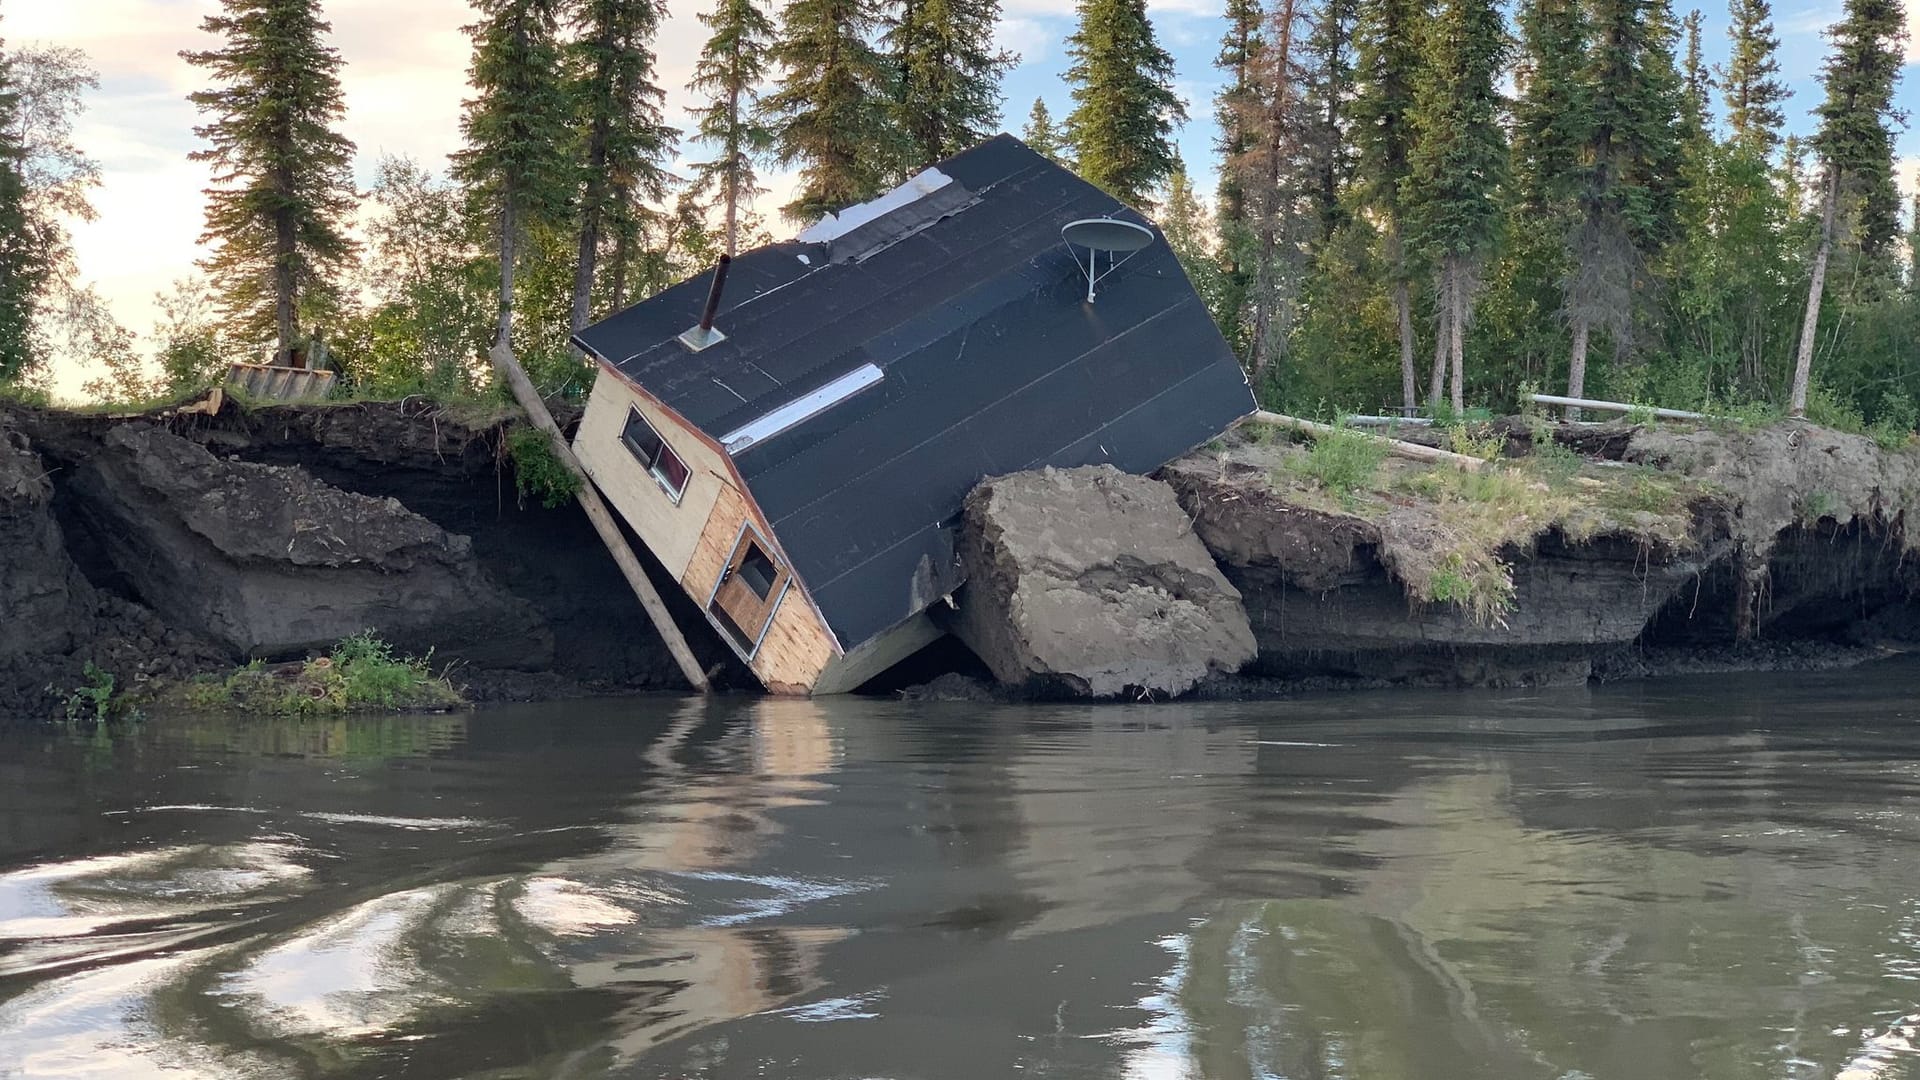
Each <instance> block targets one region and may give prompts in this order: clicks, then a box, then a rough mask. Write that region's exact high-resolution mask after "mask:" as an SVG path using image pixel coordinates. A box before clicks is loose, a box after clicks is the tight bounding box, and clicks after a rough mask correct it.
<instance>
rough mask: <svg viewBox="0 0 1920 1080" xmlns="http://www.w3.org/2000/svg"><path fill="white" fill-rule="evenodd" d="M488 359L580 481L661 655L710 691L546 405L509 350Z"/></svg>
mask: <svg viewBox="0 0 1920 1080" xmlns="http://www.w3.org/2000/svg"><path fill="white" fill-rule="evenodd" d="M487 355H488V358H489V359H491V360H492V361H493V367H494V370H496V371H498V372H499V373H500V377H501V378H503V379H505V380H507V386H508V388H509V389H511V390H512V391H513V398H514V400H515V401H518V402H519V403H520V408H521V409H522V410H524V411H525V412H526V414H527V419H528V420H530V421H532V422H533V426H534V427H537V428H539V429H540V430H541V431H544V432H546V433H547V440H548V441H549V442H550V443H552V444H553V454H554V456H555V457H557V458H559V459H560V462H561V464H563V465H565V466H566V467H567V471H568V472H570V473H572V474H573V475H574V477H575V478H576V479H578V480H579V481H580V491H579V495H578V498H579V499H580V509H582V510H585V511H586V512H587V520H588V521H591V522H593V531H595V532H597V533H599V534H600V542H601V543H603V544H605V545H607V551H608V552H609V553H611V554H612V555H613V561H614V562H615V563H617V564H619V566H620V572H621V573H622V574H624V575H625V576H626V579H627V584H628V585H630V586H632V587H633V595H635V596H637V597H639V598H640V606H641V607H643V608H645V609H646V610H647V617H648V618H649V619H652V620H653V628H654V629H655V630H658V631H660V637H661V639H662V640H664V641H665V642H666V643H667V651H668V652H670V653H672V654H673V661H674V663H676V664H679V665H680V674H682V675H684V676H686V677H687V682H689V683H692V684H693V688H694V689H695V690H698V691H700V692H701V693H707V692H708V691H710V690H711V689H712V687H710V686H709V685H708V684H707V675H706V672H704V671H702V670H701V669H700V663H699V661H697V660H695V659H694V658H693V650H692V649H689V648H688V647H687V639H686V638H685V637H682V636H681V634H680V628H679V627H678V626H676V625H674V622H673V616H672V615H670V614H668V613H667V605H666V604H665V603H664V602H662V601H661V599H660V593H659V591H658V590H656V589H655V588H654V587H653V582H652V581H649V580H648V579H647V572H646V570H645V569H643V568H642V567H641V566H640V559H639V558H638V557H637V556H635V555H634V553H633V549H632V548H631V547H629V546H627V538H626V536H625V535H624V534H622V533H621V532H620V525H619V523H618V522H616V521H615V520H614V519H613V514H612V513H610V512H609V511H608V510H607V504H606V502H605V501H604V500H602V499H601V498H600V491H599V489H597V488H595V487H594V486H593V480H592V479H590V478H589V477H588V476H587V473H586V470H585V469H582V468H581V467H580V459H579V458H576V457H574V456H573V447H572V446H569V445H568V444H567V437H566V436H565V435H562V434H561V433H560V425H558V424H556V423H554V422H553V414H552V413H550V412H548V411H547V403H546V402H544V401H542V400H540V394H539V392H538V391H536V390H535V389H534V388H533V382H532V381H531V380H529V379H528V378H527V373H526V371H525V370H523V369H522V368H521V367H520V361H518V360H516V359H514V356H513V347H512V346H510V345H508V344H507V343H506V342H504V341H501V342H496V343H495V344H494V346H493V348H492V349H491V350H490V351H489V352H488V354H487Z"/></svg>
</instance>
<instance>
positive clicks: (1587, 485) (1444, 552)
mask: <svg viewBox="0 0 1920 1080" xmlns="http://www.w3.org/2000/svg"><path fill="white" fill-rule="evenodd" d="M1536 423H1537V425H1538V426H1537V429H1536V431H1535V433H1534V440H1533V445H1534V449H1533V452H1532V453H1531V454H1530V455H1528V456H1526V457H1522V458H1517V459H1506V458H1502V457H1501V456H1500V451H1501V449H1502V445H1503V443H1504V441H1505V440H1504V438H1502V437H1501V436H1499V435H1498V434H1497V433H1492V432H1475V431H1473V430H1471V429H1469V428H1467V427H1465V426H1461V427H1459V428H1456V429H1452V430H1450V431H1449V436H1450V440H1449V441H1450V442H1452V443H1453V445H1454V446H1455V447H1456V448H1459V447H1465V448H1466V449H1469V450H1473V451H1475V452H1474V453H1473V455H1472V456H1474V457H1478V458H1480V459H1481V460H1484V461H1486V462H1487V464H1486V465H1485V466H1483V467H1481V468H1479V469H1477V470H1473V471H1468V470H1465V469H1460V468H1456V467H1453V466H1450V465H1427V464H1424V463H1420V462H1412V461H1407V460H1404V459H1400V458H1392V457H1388V456H1387V445H1386V443H1385V441H1384V440H1382V439H1380V438H1377V437H1374V436H1372V435H1368V434H1365V433H1362V432H1359V431H1355V430H1351V429H1347V428H1343V427H1336V428H1334V429H1333V430H1332V431H1331V432H1330V433H1328V434H1323V435H1319V436H1317V437H1315V438H1314V439H1313V441H1312V443H1311V445H1309V446H1306V447H1298V446H1294V445H1291V444H1289V443H1287V442H1285V441H1283V440H1280V439H1278V438H1276V436H1277V435H1280V434H1283V433H1284V432H1285V429H1284V428H1274V427H1271V426H1269V425H1247V426H1246V428H1245V429H1244V430H1243V433H1242V437H1241V438H1239V439H1236V440H1229V442H1228V444H1227V445H1226V446H1225V447H1224V448H1223V449H1222V450H1220V451H1218V452H1219V453H1221V454H1223V455H1235V456H1239V457H1240V459H1241V460H1242V461H1243V462H1245V463H1249V464H1252V463H1260V464H1264V465H1266V466H1267V475H1268V477H1269V482H1270V483H1271V484H1272V485H1273V487H1274V489H1275V490H1276V491H1277V492H1278V493H1279V494H1280V495H1281V497H1282V498H1283V499H1285V500H1286V501H1288V502H1292V503H1296V504H1297V505H1299V506H1300V507H1301V508H1303V509H1307V510H1313V511H1318V512H1321V513H1326V514H1335V515H1351V516H1353V517H1356V518H1360V519H1363V520H1365V521H1366V522H1368V523H1369V525H1370V527H1371V528H1372V529H1374V530H1376V531H1377V532H1378V535H1379V538H1380V540H1379V550H1380V558H1381V561H1382V563H1383V564H1384V565H1385V566H1386V567H1387V569H1388V571H1389V572H1390V573H1392V574H1393V576H1394V577H1395V579H1397V580H1398V581H1399V582H1400V583H1401V585H1402V586H1403V587H1404V588H1405V589H1406V590H1407V594H1408V596H1409V597H1411V598H1412V599H1413V600H1415V601H1416V602H1419V603H1432V604H1450V605H1454V606H1456V607H1458V608H1460V609H1461V610H1462V611H1464V612H1466V613H1467V614H1468V615H1469V617H1471V618H1472V619H1474V620H1475V621H1477V622H1479V623H1481V624H1483V625H1498V624H1500V623H1501V622H1502V621H1503V620H1504V619H1505V617H1506V615H1507V613H1508V612H1509V611H1511V610H1512V606H1513V602H1514V584H1513V576H1512V568H1511V565H1510V560H1511V559H1512V557H1513V555H1514V553H1515V552H1524V551H1528V550H1531V548H1532V546H1533V544H1534V542H1535V540H1536V539H1537V538H1538V537H1539V536H1540V535H1541V534H1542V533H1544V532H1546V531H1547V530H1549V529H1557V530H1559V531H1560V532H1561V533H1563V534H1564V535H1565V536H1566V537H1567V539H1568V540H1570V541H1572V542H1575V543H1578V542H1582V541H1586V540H1589V539H1591V538H1593V537H1595V536H1599V535H1602V534H1618V535H1625V536H1629V537H1632V538H1634V539H1635V540H1637V541H1638V542H1639V543H1641V544H1643V545H1646V546H1653V545H1680V544H1684V543H1686V542H1687V540H1688V537H1689V536H1690V534H1691V530H1692V526H1693V517H1692V513H1691V509H1690V508H1691V506H1692V504H1693V503H1694V501H1695V500H1697V499H1698V498H1700V497H1702V496H1704V495H1705V494H1706V489H1705V487H1704V486H1703V485H1701V484H1699V483H1696V482H1694V481H1691V480H1688V479H1687V478H1685V477H1682V476H1677V475H1670V474H1667V473H1663V472H1660V471H1659V470H1656V469H1651V468H1644V467H1626V466H1617V465H1613V466H1602V465H1598V464H1590V463H1588V462H1587V461H1586V460H1585V459H1583V458H1581V457H1580V456H1579V455H1578V454H1575V453H1574V452H1573V451H1571V450H1569V449H1567V448H1566V447H1565V446H1562V445H1560V444H1559V443H1558V442H1556V441H1555V440H1554V439H1553V438H1552V434H1551V432H1550V430H1548V429H1547V426H1546V423H1545V421H1544V419H1542V418H1536ZM1328 496H1332V498H1328Z"/></svg>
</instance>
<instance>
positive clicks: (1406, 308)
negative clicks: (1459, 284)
mask: <svg viewBox="0 0 1920 1080" xmlns="http://www.w3.org/2000/svg"><path fill="white" fill-rule="evenodd" d="M1393 311H1394V315H1395V317H1396V318H1397V319H1398V320H1399V323H1400V406H1401V410H1402V411H1403V412H1405V413H1406V414H1407V415H1408V416H1412V415H1413V412H1414V410H1415V409H1416V408H1418V407H1419V405H1420V398H1419V391H1418V390H1417V389H1416V388H1415V386H1414V381H1415V375H1414V371H1413V290H1412V289H1410V288H1408V287H1407V283H1406V282H1405V281H1404V280H1402V281H1396V282H1394V283H1393Z"/></svg>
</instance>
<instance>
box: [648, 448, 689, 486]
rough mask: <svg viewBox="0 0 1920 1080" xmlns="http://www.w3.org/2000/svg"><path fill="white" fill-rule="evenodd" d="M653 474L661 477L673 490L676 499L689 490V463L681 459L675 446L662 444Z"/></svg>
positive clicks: (662, 481) (661, 480)
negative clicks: (674, 448) (675, 451)
mask: <svg viewBox="0 0 1920 1080" xmlns="http://www.w3.org/2000/svg"><path fill="white" fill-rule="evenodd" d="M653 475H655V476H657V477H659V478H660V482H661V483H662V484H665V485H666V486H667V490H668V491H671V492H673V496H674V498H676V499H677V498H679V497H680V493H681V492H683V491H685V490H687V463H686V462H684V461H681V460H680V455H679V454H676V453H674V452H673V447H671V446H668V445H667V444H665V443H661V444H660V460H659V461H657V462H655V463H654V465H653Z"/></svg>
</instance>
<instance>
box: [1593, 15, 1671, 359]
mask: <svg viewBox="0 0 1920 1080" xmlns="http://www.w3.org/2000/svg"><path fill="white" fill-rule="evenodd" d="M1591 8H1592V13H1593V42H1592V46H1591V48H1590V49H1589V50H1588V54H1587V57H1586V63H1585V65H1584V67H1583V69H1582V72H1581V80H1582V82H1583V83H1584V86H1585V94H1586V100H1587V102H1588V116H1587V122H1588V125H1589V126H1588V131H1587V140H1586V145H1585V147H1584V150H1583V154H1582V159H1583V160H1582V162H1581V165H1580V167H1579V169H1578V179H1579V183H1578V187H1577V189H1576V194H1575V197H1576V200H1577V204H1578V206H1579V208H1580V213H1581V219H1580V223H1579V225H1578V227H1577V228H1576V230H1575V233H1574V238H1573V248H1572V256H1573V261H1574V271H1573V276H1572V278H1571V280H1570V281H1569V282H1568V285H1567V298H1566V302H1567V314H1568V319H1569V321H1570V323H1571V324H1572V327H1573V347H1572V352H1571V356H1570V358H1569V361H1568V369H1567V394H1568V396H1569V397H1580V396H1581V395H1582V394H1583V393H1584V392H1585V389H1586V368H1587V349H1588V345H1589V342H1590V339H1591V333H1592V331H1593V329H1594V328H1595V327H1599V328H1601V329H1604V330H1605V331H1607V332H1608V333H1610V334H1611V335H1612V338H1613V345H1614V349H1615V351H1616V352H1623V351H1624V350H1625V349H1626V347H1627V346H1628V345H1629V344H1630V341H1631V336H1630V335H1631V333H1632V330H1633V327H1634V325H1635V320H1636V318H1637V315H1638V310H1637V309H1638V306H1639V304H1640V302H1641V301H1642V299H1643V294H1644V292H1645V289H1646V287H1647V280H1648V275H1647V267H1648V264H1649V262H1650V261H1651V260H1652V258H1653V257H1654V256H1655V255H1656V254H1657V253H1658V252H1659V251H1660V250H1661V249H1662V248H1663V247H1664V246H1665V244H1666V243H1667V242H1668V241H1669V240H1671V239H1672V237H1673V234H1674V231H1675V228H1676V225H1677V224H1678V213H1677V212H1678V209H1679V203H1678V195H1679V191H1680V178H1681V134H1682V131H1681V115H1682V113H1683V111H1684V108H1685V105H1684V99H1685V90H1684V87H1683V85H1682V83H1681V79H1680V75H1679V72H1678V71H1676V70H1675V68H1674V63H1673V39H1674V26H1673V21H1672V19H1671V17H1670V15H1669V10H1668V7H1667V4H1666V0H1594V2H1593V3H1592V5H1591Z"/></svg>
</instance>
